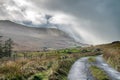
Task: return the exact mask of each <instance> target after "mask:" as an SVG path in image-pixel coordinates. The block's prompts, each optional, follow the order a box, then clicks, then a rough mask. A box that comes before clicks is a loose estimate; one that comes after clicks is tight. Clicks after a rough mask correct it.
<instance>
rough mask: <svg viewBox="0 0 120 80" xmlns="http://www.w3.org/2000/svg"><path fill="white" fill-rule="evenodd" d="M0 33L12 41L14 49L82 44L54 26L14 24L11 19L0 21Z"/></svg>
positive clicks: (63, 46) (38, 48)
mask: <svg viewBox="0 0 120 80" xmlns="http://www.w3.org/2000/svg"><path fill="white" fill-rule="evenodd" d="M0 35H1V36H4V37H5V38H11V39H12V40H13V41H14V48H13V49H14V50H15V51H26V50H28V51H34V50H38V51H39V50H42V49H43V48H45V47H46V48H51V49H61V48H68V47H73V46H75V45H78V46H82V45H83V44H81V43H77V42H75V41H74V39H73V38H71V37H70V36H69V35H67V34H66V33H65V32H63V31H61V30H58V29H55V28H34V27H27V26H23V25H20V24H16V23H14V22H11V21H0Z"/></svg>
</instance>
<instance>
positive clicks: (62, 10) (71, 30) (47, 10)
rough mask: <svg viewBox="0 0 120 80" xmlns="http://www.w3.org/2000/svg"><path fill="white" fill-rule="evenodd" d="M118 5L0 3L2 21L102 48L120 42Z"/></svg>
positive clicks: (111, 0) (104, 0) (106, 1)
mask: <svg viewBox="0 0 120 80" xmlns="http://www.w3.org/2000/svg"><path fill="white" fill-rule="evenodd" d="M119 3H120V0H34V1H33V0H5V1H0V19H1V20H4V19H7V20H11V21H15V22H17V23H20V24H23V25H28V26H32V27H33V26H34V27H46V28H51V27H54V28H58V29H60V30H63V31H65V32H66V33H68V34H69V35H70V36H72V37H73V38H74V39H75V40H76V41H79V42H83V43H91V44H99V43H106V42H111V41H114V40H120V37H119V35H120V31H119V30H120V23H119V21H120V15H119V14H120V9H119V8H120V5H119ZM46 16H47V17H46ZM48 17H49V18H48Z"/></svg>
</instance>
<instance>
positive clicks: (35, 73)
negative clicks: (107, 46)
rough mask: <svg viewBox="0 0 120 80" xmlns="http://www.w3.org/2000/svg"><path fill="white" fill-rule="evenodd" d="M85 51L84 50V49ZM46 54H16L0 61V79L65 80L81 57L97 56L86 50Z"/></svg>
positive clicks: (59, 51) (55, 51)
mask: <svg viewBox="0 0 120 80" xmlns="http://www.w3.org/2000/svg"><path fill="white" fill-rule="evenodd" d="M84 50H85V48H84ZM87 50H89V52H88V51H87V52H82V49H81V48H80V49H79V48H76V49H75V48H71V49H63V50H54V51H47V52H17V53H14V54H12V57H11V58H10V59H4V58H3V59H0V63H1V65H0V79H3V80H5V79H6V80H13V79H14V80H28V79H30V80H35V79H37V80H67V75H68V73H69V70H70V68H71V66H72V64H73V63H74V62H75V61H76V60H77V59H79V58H81V57H86V56H95V55H98V53H97V52H96V53H95V52H94V53H93V52H92V49H89V48H87Z"/></svg>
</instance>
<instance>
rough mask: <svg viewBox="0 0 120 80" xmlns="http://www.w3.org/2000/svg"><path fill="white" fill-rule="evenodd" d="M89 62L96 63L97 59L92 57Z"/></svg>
mask: <svg viewBox="0 0 120 80" xmlns="http://www.w3.org/2000/svg"><path fill="white" fill-rule="evenodd" d="M88 62H89V63H94V62H96V59H95V57H90V58H89V59H88Z"/></svg>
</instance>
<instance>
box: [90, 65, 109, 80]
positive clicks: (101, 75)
mask: <svg viewBox="0 0 120 80" xmlns="http://www.w3.org/2000/svg"><path fill="white" fill-rule="evenodd" d="M90 71H91V73H92V75H93V77H94V78H95V80H110V79H109V77H108V76H107V75H106V74H105V72H104V71H103V70H101V69H100V68H98V67H96V66H91V67H90Z"/></svg>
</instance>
